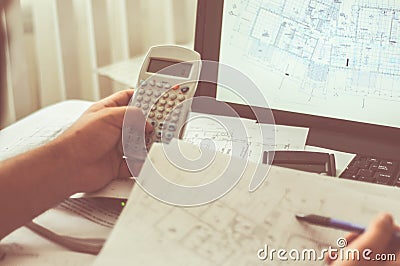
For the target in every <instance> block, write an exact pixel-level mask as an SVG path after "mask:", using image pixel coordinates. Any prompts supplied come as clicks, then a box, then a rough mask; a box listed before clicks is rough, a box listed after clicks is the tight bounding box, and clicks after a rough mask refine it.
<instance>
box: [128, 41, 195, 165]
mask: <svg viewBox="0 0 400 266" xmlns="http://www.w3.org/2000/svg"><path fill="white" fill-rule="evenodd" d="M200 71H201V57H200V54H199V53H197V52H195V51H193V50H190V49H187V48H184V47H180V46H174V45H163V46H155V47H152V48H150V50H149V52H148V54H147V56H146V58H145V60H144V62H143V65H142V69H141V71H140V74H139V79H138V84H137V90H136V91H135V94H134V97H133V100H132V102H131V104H130V105H131V106H135V107H137V108H141V109H142V111H143V113H144V115H145V116H146V119H147V121H148V122H150V123H151V124H152V125H153V127H154V131H153V133H152V134H151V135H149V136H145V140H143V134H141V135H142V136H140V134H138V136H136V137H134V136H132V135H133V134H135V132H130V135H131V137H132V138H130V144H129V145H130V148H129V150H130V152H129V153H130V154H131V155H132V154H134V157H135V158H136V159H141V160H144V159H145V158H146V155H147V150H148V149H149V148H150V147H151V144H152V143H153V142H164V143H169V142H170V141H171V140H172V139H173V138H179V137H180V134H182V130H183V127H184V125H185V123H186V119H187V116H188V114H189V112H190V108H191V99H192V98H193V96H194V95H195V92H196V89H197V84H198V80H199V77H200Z"/></svg>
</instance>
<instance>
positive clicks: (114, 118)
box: [104, 107, 154, 134]
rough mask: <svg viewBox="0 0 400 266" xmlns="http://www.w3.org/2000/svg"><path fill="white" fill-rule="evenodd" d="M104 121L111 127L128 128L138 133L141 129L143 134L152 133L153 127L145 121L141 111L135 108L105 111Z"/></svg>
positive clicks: (115, 108) (116, 108)
mask: <svg viewBox="0 0 400 266" xmlns="http://www.w3.org/2000/svg"><path fill="white" fill-rule="evenodd" d="M104 112H106V118H105V119H106V120H107V122H108V123H111V124H112V125H114V126H116V127H119V128H122V126H123V125H124V126H129V127H134V128H137V129H138V130H139V131H140V130H142V129H143V128H144V129H145V133H147V134H148V133H151V132H153V130H154V129H153V126H152V125H151V124H150V123H148V122H147V121H146V118H145V117H144V115H143V113H142V111H141V110H140V109H138V108H136V107H113V108H108V109H105V111H104Z"/></svg>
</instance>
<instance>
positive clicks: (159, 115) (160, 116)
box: [156, 114, 164, 120]
mask: <svg viewBox="0 0 400 266" xmlns="http://www.w3.org/2000/svg"><path fill="white" fill-rule="evenodd" d="M163 117H164V116H163V115H162V114H157V116H156V118H157V119H158V120H161V119H162V118H163Z"/></svg>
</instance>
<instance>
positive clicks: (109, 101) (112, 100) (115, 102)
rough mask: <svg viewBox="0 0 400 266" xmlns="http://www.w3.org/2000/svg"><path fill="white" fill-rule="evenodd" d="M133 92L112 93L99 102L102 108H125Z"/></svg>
mask: <svg viewBox="0 0 400 266" xmlns="http://www.w3.org/2000/svg"><path fill="white" fill-rule="evenodd" d="M133 93H134V91H133V90H124V91H119V92H117V93H114V94H113V95H110V96H108V97H107V98H104V99H103V100H101V101H100V102H99V104H101V105H102V106H104V107H119V106H127V105H128V104H129V101H130V100H131V98H132V96H133Z"/></svg>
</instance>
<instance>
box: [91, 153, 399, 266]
mask: <svg viewBox="0 0 400 266" xmlns="http://www.w3.org/2000/svg"><path fill="white" fill-rule="evenodd" d="M150 158H151V161H146V163H145V165H144V170H143V172H142V173H141V175H142V174H143V176H152V175H154V174H155V170H154V168H153V167H152V165H155V166H156V169H157V170H158V171H162V169H165V172H163V174H165V175H166V176H167V177H168V178H170V177H178V176H181V177H182V178H188V179H190V178H191V177H193V176H191V174H189V173H188V172H185V173H183V172H180V170H178V169H175V170H173V169H174V168H173V167H172V166H171V164H170V162H169V161H168V160H167V159H166V158H165V157H164V155H163V152H162V150H161V147H160V146H159V145H156V146H155V147H154V148H153V149H152V151H151V155H150ZM227 160H229V158H228V156H226V155H222V154H218V155H217V157H216V158H215V160H214V162H213V165H214V167H210V168H208V169H206V170H204V172H202V174H204V175H208V176H209V175H212V173H213V171H214V170H213V169H216V168H217V167H215V166H216V165H220V164H224V163H226V162H227ZM254 167H255V164H252V163H250V164H249V165H248V168H246V171H245V173H244V175H243V177H242V180H241V182H240V183H239V184H238V185H237V186H236V187H235V188H234V189H233V190H232V191H230V192H229V193H228V194H227V195H226V196H224V197H222V198H221V199H219V200H218V201H215V202H213V203H211V204H208V205H204V206H201V207H191V208H181V207H174V206H170V205H166V204H164V203H162V202H160V201H158V200H156V199H154V198H152V197H150V196H149V195H148V194H146V193H145V192H143V190H142V189H141V188H140V187H138V186H136V187H135V188H134V190H133V191H132V194H131V196H130V201H129V203H128V205H127V207H126V209H125V210H124V211H123V213H122V215H121V217H120V219H119V221H118V223H117V225H116V227H115V229H114V230H113V232H112V235H111V236H110V238H109V240H108V242H107V243H106V246H105V248H104V249H103V251H102V252H101V254H100V256H99V257H98V258H97V259H96V263H95V265H110V264H116V265H117V264H127V263H130V264H138V265H257V264H260V265H269V264H268V261H267V262H265V261H260V260H259V259H258V257H257V251H258V250H259V249H260V248H263V247H264V246H265V244H267V245H268V246H269V247H270V248H275V249H279V248H286V249H288V250H289V249H293V248H298V249H299V250H301V249H305V248H306V249H310V248H315V249H316V250H321V249H322V248H325V247H327V246H328V245H332V247H334V248H335V247H337V245H336V240H337V238H338V237H339V236H342V235H343V234H344V233H343V232H339V231H336V230H332V229H326V228H321V227H316V226H310V225H304V224H300V223H299V222H298V221H297V220H296V219H295V218H294V215H295V214H296V213H316V214H320V215H327V216H332V217H336V218H340V219H344V220H348V221H351V222H354V223H358V224H361V225H367V224H368V223H369V220H370V219H371V218H372V217H373V216H375V215H376V214H377V213H380V212H383V211H389V212H392V213H394V214H395V215H397V212H398V209H399V207H400V204H399V203H398V201H397V198H398V196H399V193H400V192H399V190H397V189H395V188H391V187H385V186H376V185H371V184H367V183H359V182H352V181H349V180H341V179H337V178H330V177H323V176H319V175H316V174H310V173H304V172H298V171H294V170H290V169H283V168H278V167H272V169H271V171H270V174H269V176H268V179H267V182H265V183H264V184H263V185H262V186H261V187H260V188H259V189H258V190H257V191H256V192H254V193H249V192H248V184H249V179H250V177H251V175H252V173H253V172H254ZM262 167H266V166H262ZM197 174H198V173H197ZM143 178H145V177H143ZM174 181H176V180H174ZM311 188H312V189H311ZM374 191H375V192H376V193H374ZM375 195H385V196H384V197H378V196H375ZM344 206H345V207H344ZM355 214H357V215H355ZM269 263H270V264H271V265H288V264H291V263H290V261H283V262H281V261H278V260H275V261H273V262H269ZM296 265H323V262H321V261H319V262H316V261H314V262H310V261H306V262H297V263H296Z"/></svg>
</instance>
